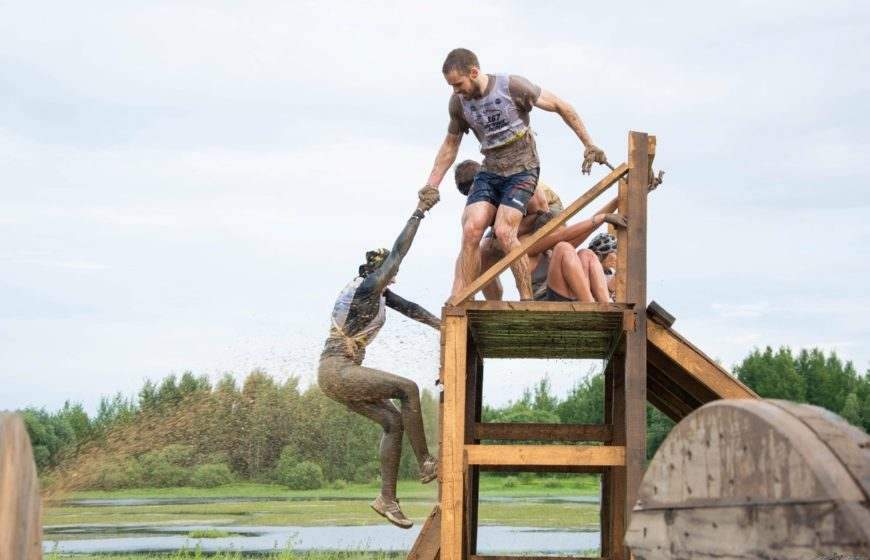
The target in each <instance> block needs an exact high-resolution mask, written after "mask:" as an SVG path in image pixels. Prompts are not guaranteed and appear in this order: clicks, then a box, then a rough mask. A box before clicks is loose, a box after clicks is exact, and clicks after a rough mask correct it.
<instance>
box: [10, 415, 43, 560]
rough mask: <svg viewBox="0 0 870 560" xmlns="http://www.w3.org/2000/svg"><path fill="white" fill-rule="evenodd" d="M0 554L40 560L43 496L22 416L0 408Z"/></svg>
mask: <svg viewBox="0 0 870 560" xmlns="http://www.w3.org/2000/svg"><path fill="white" fill-rule="evenodd" d="M0 558H3V559H4V560H5V559H6V558H9V559H10V560H12V559H13V558H14V559H15V560H42V500H41V499H40V496H39V479H38V478H37V476H36V465H35V464H34V462H33V449H32V448H31V446H30V437H29V436H28V435H27V428H26V427H25V426H24V420H22V418H21V417H20V416H19V415H17V414H11V413H6V412H0Z"/></svg>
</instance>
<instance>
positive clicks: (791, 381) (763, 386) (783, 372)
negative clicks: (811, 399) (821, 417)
mask: <svg viewBox="0 0 870 560" xmlns="http://www.w3.org/2000/svg"><path fill="white" fill-rule="evenodd" d="M734 372H735V373H736V374H737V378H738V379H739V380H740V381H742V382H743V383H746V384H747V385H748V386H749V387H750V388H751V389H752V390H753V391H755V392H756V393H758V394H759V395H761V396H762V397H764V398H769V399H787V400H790V401H797V402H804V401H805V393H806V389H805V383H804V378H803V377H802V376H801V375H800V374H799V373H798V371H797V366H796V364H795V360H794V357H793V356H792V354H791V350H790V349H789V348H787V347H782V348H780V349H779V350H778V351H777V352H776V353H775V354H774V352H773V349H771V347H770V346H768V347H767V348H765V349H764V352H760V351H759V350H758V349H757V348H756V349H755V350H753V351H752V353H751V354H749V356H747V357H746V358H744V360H743V362H741V363H740V365H738V366H736V367H735V368H734Z"/></svg>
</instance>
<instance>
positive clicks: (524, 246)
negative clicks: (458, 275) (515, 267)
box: [448, 163, 628, 305]
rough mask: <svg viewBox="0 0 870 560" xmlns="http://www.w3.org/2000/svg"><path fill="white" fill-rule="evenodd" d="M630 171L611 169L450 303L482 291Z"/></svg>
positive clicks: (623, 165)
mask: <svg viewBox="0 0 870 560" xmlns="http://www.w3.org/2000/svg"><path fill="white" fill-rule="evenodd" d="M627 172H628V165H626V164H624V163H623V164H620V165H619V166H618V167H617V168H616V169H614V170H613V171H611V172H610V173H609V174H608V175H607V176H606V177H604V178H603V179H602V180H600V181H599V182H598V183H596V184H595V185H594V186H593V187H592V188H591V189H589V190H588V191H586V192H585V193H584V194H583V195H582V196H580V198H578V199H577V200H575V201H574V202H573V203H571V205H570V206H568V208H566V209H565V210H563V211H562V213H561V214H559V215H558V216H556V217H555V218H553V219H552V220H550V221H549V222H547V223H546V224H545V225H544V226H543V227H542V228H541V229H539V230H538V231H536V232H535V233H534V234H532V235H530V236H529V237H528V238H527V239H526V240H525V241H523V242H522V243H521V244H520V246H519V247H517V248H515V249H513V250H512V251H511V252H510V253H508V254H507V255H505V256H504V257H503V258H502V259H501V260H500V261H498V262H497V263H495V264H494V265H492V266H491V267H490V268H489V270H487V271H486V272H484V273H483V274H481V275H480V276H479V277H477V279H475V280H474V281H473V282H472V283H471V284H469V285H468V286H466V287H465V289H464V290H463V291H461V292H460V293H458V294H457V295H455V296H454V297H452V298H450V300H449V302H448V304H449V305H459V304H460V303H462V302H463V301H465V300H467V299H469V298H472V297H474V294H476V293H477V292H479V291H480V289H481V288H483V287H484V286H486V285H487V284H489V283H490V282H492V281H493V280H494V279H495V278H496V277H497V276H498V275H499V274H501V273H502V272H504V271H505V270H506V269H507V268H508V267H509V266H510V265H511V264H513V262H514V261H515V260H517V259H518V258H520V257H521V256H523V255H524V254H525V253H526V251H528V249H529V247H531V246H532V245H534V244H535V243H536V242H538V241H539V240H540V239H542V238H543V237H545V236H547V235H549V234H550V233H552V232H553V231H555V230H556V228H558V227H559V226H561V225H562V224H564V223H565V222H567V221H568V220H569V219H570V218H571V216H573V215H574V214H576V213H577V212H579V211H580V210H582V209H583V208H585V207H586V205H588V204H589V203H590V202H592V201H593V200H595V199H596V198H597V197H598V196H599V195H600V194H601V193H603V192H604V191H606V190H607V189H608V188H610V186H611V185H613V183H615V182H616V181H618V180H619V179H620V178H621V177H622V176H623V175H625V174H626V173H627Z"/></svg>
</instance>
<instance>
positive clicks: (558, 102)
mask: <svg viewBox="0 0 870 560" xmlns="http://www.w3.org/2000/svg"><path fill="white" fill-rule="evenodd" d="M535 107H537V108H539V109H541V110H544V111H550V112H551V113H557V114H558V115H559V116H560V117H562V120H563V121H565V124H567V125H568V127H569V128H570V129H571V130H573V131H574V134H576V135H577V138H579V139H580V141H581V142H582V143H583V146H585V148H586V150H585V151H584V152H583V166H582V167H581V170H582V172H583V173H586V174H588V173H589V172H590V171H591V169H592V163H593V162H597V163H604V162H605V161H607V157H606V156H605V155H604V151H603V150H602V149H601V148H599V147H598V146H596V145H595V143H594V142H592V137H591V136H590V135H589V131H588V130H586V125H585V124H583V119H581V118H580V115H578V114H577V111H575V110H574V107H572V106H571V104H570V103H568V102H567V101H565V100H564V99H562V98H560V97H558V96H556V95H555V94H553V93H552V92H549V91H547V90H545V89H542V90H541V94H540V95H539V96H538V98H537V100H535Z"/></svg>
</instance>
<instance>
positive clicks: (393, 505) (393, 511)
mask: <svg viewBox="0 0 870 560" xmlns="http://www.w3.org/2000/svg"><path fill="white" fill-rule="evenodd" d="M369 505H370V506H371V507H372V509H373V510H375V511H376V512H378V514H379V515H382V516H384V517H386V518H387V521H389V522H390V523H392V524H393V525H395V526H396V527H399V528H400V529H410V528H411V527H413V526H414V522H413V521H411V520H410V519H408V518H407V517H405V514H404V513H402V509H401V508H400V507H399V500H395V501H393V500H387V499H385V498H384V497H383V496H381V495H378V497H377V498H375V500H374V501H373V502H372V503H370V504H369Z"/></svg>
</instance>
